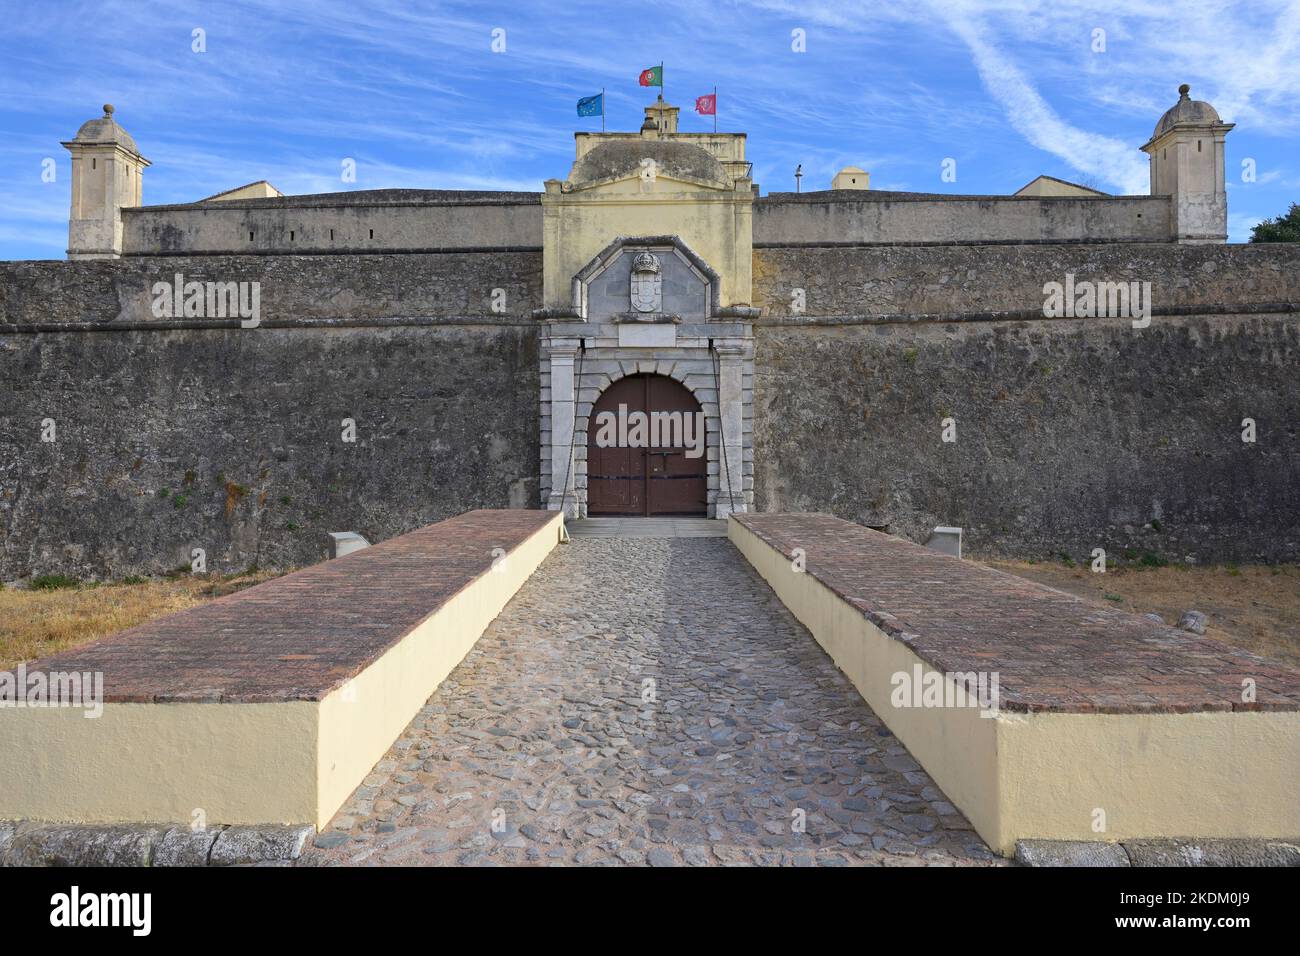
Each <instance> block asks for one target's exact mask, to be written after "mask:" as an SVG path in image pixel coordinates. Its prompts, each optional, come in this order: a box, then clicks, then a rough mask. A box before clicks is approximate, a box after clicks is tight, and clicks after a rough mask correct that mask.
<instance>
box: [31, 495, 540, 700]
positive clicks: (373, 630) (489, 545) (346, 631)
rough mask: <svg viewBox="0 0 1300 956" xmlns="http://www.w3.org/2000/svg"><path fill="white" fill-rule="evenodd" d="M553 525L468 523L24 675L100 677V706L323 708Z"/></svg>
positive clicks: (270, 585) (359, 555)
mask: <svg viewBox="0 0 1300 956" xmlns="http://www.w3.org/2000/svg"><path fill="white" fill-rule="evenodd" d="M552 518H554V514H552V513H550V512H546V511H523V510H512V511H471V512H467V513H465V514H462V515H458V516H457V517H455V518H450V519H448V520H446V521H441V522H438V523H437V524H433V525H429V526H428V527H425V528H421V529H420V530H418V531H413V532H411V533H410V534H404V535H401V536H400V537H397V538H392V539H390V540H388V541H385V542H383V543H381V544H377V545H375V546H373V547H370V548H366V549H364V550H361V551H356V552H353V553H352V554H349V555H346V556H344V557H342V558H336V559H335V560H333V561H326V562H324V563H322V564H317V565H313V566H312V567H310V568H306V569H305V570H302V571H297V572H295V573H293V574H287V575H285V576H284V577H280V578H275V579H274V580H271V581H266V582H264V583H262V584H258V585H256V586H254V587H251V588H248V589H247V590H243V591H237V592H236V593H234V594H228V595H226V596H225V597H221V598H218V599H216V600H214V601H211V602H209V603H207V604H202V605H199V606H198V607H194V608H190V609H188V610H185V611H180V612H178V613H176V614H169V615H167V616H166V617H162V618H159V619H157V620H154V621H150V622H148V623H146V624H141V625H139V626H138V627H133V628H131V629H129V630H126V631H123V632H121V633H119V634H115V635H113V636H111V637H108V638H104V639H102V640H99V641H96V642H95V643H92V644H88V645H85V646H84V647H79V648H75V649H73V650H70V651H67V652H64V653H61V654H57V655H54V656H52V657H48V658H44V659H42V660H38V661H34V662H32V663H30V664H28V665H27V670H28V672H34V671H44V672H47V673H49V672H60V671H62V672H68V671H76V672H81V673H85V672H101V673H103V675H104V691H105V693H104V699H105V701H107V702H134V703H150V702H156V703H164V702H212V701H222V702H230V703H265V702H275V701H286V700H321V699H322V698H324V697H325V696H326V695H328V694H329V693H330V691H332V690H334V689H335V688H337V687H340V686H342V685H343V684H344V683H346V682H347V681H348V680H350V679H351V678H353V677H355V676H356V675H357V674H358V673H360V672H361V671H362V670H364V669H365V668H366V667H367V666H368V665H370V664H371V663H373V662H374V661H375V660H377V659H378V658H379V657H380V656H381V655H382V654H383V653H384V652H385V651H387V650H388V649H389V648H390V647H392V646H394V645H395V644H397V643H398V642H399V641H400V640H401V639H402V638H403V637H404V636H406V635H407V634H409V633H410V632H411V631H412V630H413V629H414V628H415V627H416V626H418V625H419V624H420V623H421V622H422V621H423V620H425V619H426V618H427V617H429V616H430V615H432V614H434V613H435V612H436V611H438V610H439V609H440V608H441V607H442V606H443V605H444V604H445V603H446V602H447V601H449V600H450V599H451V598H452V597H454V596H455V595H456V594H457V593H459V592H460V591H461V590H462V589H463V588H465V587H466V586H468V585H469V584H470V583H471V582H472V581H473V580H475V579H476V578H477V577H479V576H480V575H482V574H484V573H486V572H487V571H488V570H489V569H490V568H491V567H492V561H493V558H494V554H493V551H494V549H497V548H500V549H503V550H504V551H507V552H508V551H510V550H511V549H513V548H514V547H516V546H517V545H519V544H521V543H522V542H524V541H525V540H527V539H528V538H529V537H530V536H532V535H533V534H535V533H536V532H537V531H539V530H540V529H541V528H542V527H543V526H544V525H545V524H546V522H548V521H550V520H551V519H552Z"/></svg>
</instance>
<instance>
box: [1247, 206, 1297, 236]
mask: <svg viewBox="0 0 1300 956" xmlns="http://www.w3.org/2000/svg"><path fill="white" fill-rule="evenodd" d="M1250 241H1251V242H1300V204H1297V203H1292V204H1291V208H1290V209H1288V210H1287V213H1286V215H1285V216H1278V217H1277V218H1276V219H1265V220H1264V221H1263V222H1261V223H1260V224H1259V225H1258V226H1255V227H1253V228H1252V229H1251V231H1250Z"/></svg>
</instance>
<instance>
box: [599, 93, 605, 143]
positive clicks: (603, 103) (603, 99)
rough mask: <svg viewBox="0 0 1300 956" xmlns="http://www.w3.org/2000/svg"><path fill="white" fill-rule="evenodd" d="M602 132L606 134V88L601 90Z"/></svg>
mask: <svg viewBox="0 0 1300 956" xmlns="http://www.w3.org/2000/svg"><path fill="white" fill-rule="evenodd" d="M600 131H601V132H602V133H603V132H605V88H604V87H603V86H602V87H601V88H600Z"/></svg>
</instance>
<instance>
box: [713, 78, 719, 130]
mask: <svg viewBox="0 0 1300 956" xmlns="http://www.w3.org/2000/svg"><path fill="white" fill-rule="evenodd" d="M717 131H718V88H717V86H714V87H713V132H715V133H716V132H717Z"/></svg>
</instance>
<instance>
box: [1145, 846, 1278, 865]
mask: <svg viewBox="0 0 1300 956" xmlns="http://www.w3.org/2000/svg"><path fill="white" fill-rule="evenodd" d="M1124 849H1125V850H1127V851H1128V856H1129V859H1130V860H1131V861H1132V863H1133V865H1134V866H1300V840H1297V841H1292V842H1283V841H1280V840H1135V841H1130V842H1126V843H1125V844H1124Z"/></svg>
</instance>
